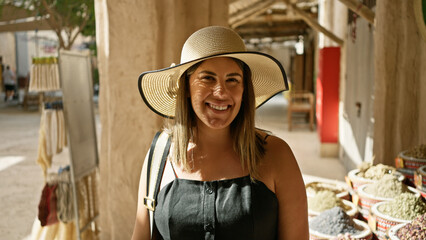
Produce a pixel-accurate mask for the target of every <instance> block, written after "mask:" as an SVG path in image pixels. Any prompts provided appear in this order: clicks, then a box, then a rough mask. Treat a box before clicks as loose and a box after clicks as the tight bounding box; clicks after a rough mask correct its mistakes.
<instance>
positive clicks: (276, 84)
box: [132, 26, 309, 240]
mask: <svg viewBox="0 0 426 240" xmlns="http://www.w3.org/2000/svg"><path fill="white" fill-rule="evenodd" d="M287 86H288V85H287V79H286V76H285V72H284V70H283V69H282V66H281V64H279V62H278V61H277V60H275V59H274V58H272V57H271V56H269V55H266V54H262V53H257V52H248V51H246V49H245V46H244V42H243V41H242V39H241V38H240V37H239V36H238V34H236V33H235V32H234V31H232V30H230V29H228V28H224V27H217V26H213V27H207V28H203V29H201V30H199V31H197V32H195V33H194V34H192V35H191V36H190V37H189V38H188V40H187V41H186V42H185V44H184V46H183V49H182V55H181V64H179V65H175V66H172V67H170V68H166V69H161V70H158V71H152V72H146V73H143V74H142V75H141V76H140V78H139V90H140V92H141V95H142V98H143V100H144V101H145V103H146V104H147V105H148V106H149V107H150V108H151V109H152V110H153V111H154V112H156V113H158V114H160V115H161V116H164V117H168V118H173V120H172V122H171V124H170V126H169V127H168V128H167V131H168V132H169V133H170V135H171V138H172V147H171V150H170V154H169V155H168V159H167V162H166V165H165V169H164V172H163V173H162V175H161V173H160V175H159V177H161V185H160V188H159V194H158V196H157V199H156V206H155V211H154V223H155V224H154V230H153V234H152V235H153V236H152V238H155V239H197V240H198V239H308V234H309V233H308V221H307V201H306V194H305V188H304V184H303V180H302V177H301V173H300V170H299V167H298V165H297V162H296V160H295V158H294V156H293V153H292V151H291V149H290V147H289V146H288V145H287V144H286V143H285V142H284V141H283V140H281V139H280V138H278V137H275V136H271V135H269V134H268V133H267V132H265V131H262V130H259V129H256V128H255V126H254V113H255V108H256V107H259V106H260V105H261V104H263V103H264V102H266V101H267V100H268V99H269V98H271V97H272V96H273V95H275V94H276V93H278V92H281V91H283V90H287ZM146 162H147V161H145V163H144V166H143V169H142V173H141V180H140V186H139V201H138V211H137V216H136V222H135V227H134V232H133V237H132V239H151V235H150V220H149V216H148V215H149V214H148V210H147V208H146V207H145V205H144V204H143V202H144V201H143V198H144V197H145V196H147V194H146V184H147V183H146V178H147V164H146Z"/></svg>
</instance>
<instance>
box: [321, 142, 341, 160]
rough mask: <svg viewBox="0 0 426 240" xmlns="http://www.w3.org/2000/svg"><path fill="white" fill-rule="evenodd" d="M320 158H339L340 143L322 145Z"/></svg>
mask: <svg viewBox="0 0 426 240" xmlns="http://www.w3.org/2000/svg"><path fill="white" fill-rule="evenodd" d="M320 156H321V157H336V158H337V157H338V156H339V144H338V143H321V145H320Z"/></svg>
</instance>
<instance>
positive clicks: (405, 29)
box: [373, 0, 426, 165]
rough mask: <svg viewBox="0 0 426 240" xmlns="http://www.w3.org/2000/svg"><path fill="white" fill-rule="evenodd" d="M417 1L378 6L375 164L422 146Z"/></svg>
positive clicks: (423, 45)
mask: <svg viewBox="0 0 426 240" xmlns="http://www.w3.org/2000/svg"><path fill="white" fill-rule="evenodd" d="M414 2H416V1H397V0H393V1H377V8H376V28H375V29H376V32H375V74H376V76H375V100H374V101H375V104H374V108H375V110H374V118H375V125H374V146H373V151H374V154H375V156H376V157H375V162H376V163H386V164H388V165H394V159H395V157H396V156H397V154H398V153H399V152H400V151H402V150H405V149H407V148H409V147H412V146H415V145H418V144H420V143H426V40H425V39H422V37H421V35H420V30H419V29H418V25H417V24H416V22H415V17H414V8H415V7H420V6H414V5H413V4H414Z"/></svg>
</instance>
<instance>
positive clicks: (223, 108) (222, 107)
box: [210, 104, 228, 111]
mask: <svg viewBox="0 0 426 240" xmlns="http://www.w3.org/2000/svg"><path fill="white" fill-rule="evenodd" d="M210 107H211V108H213V109H215V110H219V111H223V110H226V109H228V106H227V105H226V106H217V105H213V104H210Z"/></svg>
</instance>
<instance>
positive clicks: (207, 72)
mask: <svg viewBox="0 0 426 240" xmlns="http://www.w3.org/2000/svg"><path fill="white" fill-rule="evenodd" d="M203 73H204V74H209V75H213V76H216V73H214V72H210V71H207V70H204V71H201V72H199V73H198V74H203Z"/></svg>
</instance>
